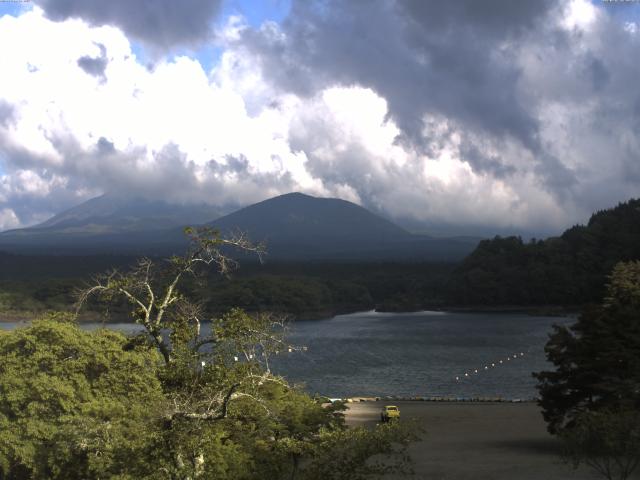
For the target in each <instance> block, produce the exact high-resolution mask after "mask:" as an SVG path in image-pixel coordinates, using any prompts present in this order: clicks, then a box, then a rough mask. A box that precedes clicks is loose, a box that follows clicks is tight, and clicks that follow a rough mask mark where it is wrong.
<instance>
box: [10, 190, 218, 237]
mask: <svg viewBox="0 0 640 480" xmlns="http://www.w3.org/2000/svg"><path fill="white" fill-rule="evenodd" d="M220 215H221V211H220V208H218V207H212V206H210V205H202V204H201V205H176V204H170V203H168V202H162V201H151V200H147V199H143V198H123V197H120V196H116V195H110V194H106V195H102V196H100V197H96V198H92V199H91V200H88V201H86V202H84V203H82V204H80V205H78V206H75V207H72V208H70V209H68V210H65V211H64V212H62V213H59V214H57V215H55V216H53V217H51V218H50V219H49V220H47V221H46V222H43V223H41V224H39V225H36V226H34V227H30V228H26V229H22V231H29V232H34V231H41V232H48V233H53V232H56V233H64V232H69V233H72V232H73V233H80V232H82V233H98V232H101V233H118V232H123V233H124V232H135V231H151V230H166V229H168V228H171V227H176V226H180V225H185V224H190V223H193V224H201V223H205V222H208V221H211V220H214V219H216V218H218V217H219V216H220ZM14 232H16V231H14Z"/></svg>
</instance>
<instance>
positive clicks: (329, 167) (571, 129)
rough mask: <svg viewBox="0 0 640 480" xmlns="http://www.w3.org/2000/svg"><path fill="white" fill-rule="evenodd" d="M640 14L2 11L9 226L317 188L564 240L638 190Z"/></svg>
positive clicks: (125, 6)
mask: <svg viewBox="0 0 640 480" xmlns="http://www.w3.org/2000/svg"><path fill="white" fill-rule="evenodd" d="M639 30H640V2H634V1H628V0H627V1H600V0H593V1H591V2H590V1H588V0H562V1H561V0H535V1H534V0H531V1H519V2H513V1H512V0H485V1H483V2H478V1H476V0H456V1H451V2H443V1H441V0H437V1H436V0H402V1H392V0H369V1H366V2H361V1H348V2H345V1H342V0H317V1H316V0H261V1H258V0H183V1H180V2H176V1H175V0H138V1H135V2H132V1H130V0H111V1H109V2H105V1H104V0H31V1H20V2H14V1H3V2H0V230H5V229H10V228H17V227H22V226H28V225H33V224H36V223H39V222H41V221H44V220H46V219H47V218H49V217H50V216H52V215H54V214H55V213H58V212H60V211H62V210H64V209H66V208H69V207H72V206H74V205H77V204H79V203H81V202H83V201H85V200H88V199H90V198H92V197H95V196H98V195H101V194H102V193H106V192H110V193H114V194H116V195H122V196H130V197H145V198H152V199H165V200H167V201H169V202H173V203H181V204H190V203H194V204H196V203H209V204H212V205H247V204H250V203H254V202H257V201H261V200H264V199H267V198H270V197H273V196H275V195H279V194H283V193H287V192H291V191H300V192H304V193H308V194H311V195H316V196H321V197H339V198H343V199H346V200H350V201H353V202H356V203H358V204H360V205H362V206H364V207H366V208H369V209H371V210H373V211H375V212H378V213H380V214H382V215H384V216H386V217H388V218H390V219H393V220H395V221H397V222H400V223H401V224H403V225H408V226H411V227H412V228H413V229H415V230H421V231H433V232H436V231H437V232H447V233H457V234H473V233H477V232H483V233H487V232H491V231H494V232H497V233H503V232H506V233H509V232H532V233H535V234H539V235H548V234H555V233H559V232H561V231H562V230H564V229H565V228H567V227H569V226H571V225H574V224H576V223H584V222H585V221H587V220H588V218H589V215H590V214H591V213H592V212H594V211H596V210H600V209H603V208H608V207H612V206H615V205H616V204H617V203H618V202H621V201H625V200H628V199H629V198H633V197H638V196H640V137H639V132H640V88H638V85H640V55H639V52H640V50H639V47H640V31H639Z"/></svg>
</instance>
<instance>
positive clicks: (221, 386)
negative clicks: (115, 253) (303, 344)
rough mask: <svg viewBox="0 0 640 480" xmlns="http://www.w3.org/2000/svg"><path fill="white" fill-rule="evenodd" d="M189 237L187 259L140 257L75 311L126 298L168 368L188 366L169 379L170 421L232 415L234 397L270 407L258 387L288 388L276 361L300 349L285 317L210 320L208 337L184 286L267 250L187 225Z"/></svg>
mask: <svg viewBox="0 0 640 480" xmlns="http://www.w3.org/2000/svg"><path fill="white" fill-rule="evenodd" d="M186 233H187V234H188V235H189V237H190V247H189V249H188V251H187V253H186V254H185V255H184V256H173V257H171V258H170V259H168V260H167V261H165V262H162V263H160V264H159V263H158V262H156V261H154V260H152V259H149V258H142V259H140V260H139V261H138V262H137V263H136V264H135V265H134V267H133V268H131V269H130V270H129V271H125V272H122V271H119V270H112V271H110V272H108V273H106V274H103V275H100V276H98V277H96V278H95V279H94V283H93V284H92V285H89V286H87V288H85V289H83V290H81V291H79V292H78V303H77V306H78V309H80V308H81V307H82V306H83V305H84V304H86V302H87V301H88V299H89V298H91V297H97V298H98V300H100V301H103V302H107V303H110V302H115V301H118V300H119V299H125V300H126V301H127V302H128V303H129V304H130V305H131V307H132V315H133V317H134V319H135V321H136V322H137V323H139V324H140V325H142V326H143V327H144V330H145V332H146V334H147V335H148V337H149V338H150V339H151V341H152V342H153V343H154V345H155V347H156V348H157V349H158V351H159V352H160V354H161V355H162V358H163V360H164V364H165V366H166V367H167V371H170V370H171V368H172V367H175V368H178V367H185V364H188V365H187V368H182V369H181V370H180V372H179V377H180V378H179V380H175V381H174V382H173V383H171V382H168V383H169V384H171V385H173V386H172V387H171V388H168V389H167V399H168V406H167V411H166V413H165V418H166V420H167V421H168V422H173V421H175V420H197V421H213V420H220V419H223V418H225V417H226V416H227V414H228V407H229V402H230V401H231V400H233V399H240V398H246V399H250V400H253V401H255V402H256V403H258V404H259V405H264V402H263V401H262V400H261V398H260V388H261V387H262V386H263V385H264V384H265V383H266V382H275V383H282V384H283V385H284V384H286V383H285V382H284V380H282V379H280V378H279V377H277V376H275V375H272V373H271V369H270V364H269V358H270V356H271V355H273V354H279V353H280V352H282V353H284V352H291V351H293V350H294V349H295V350H297V348H295V347H293V346H291V345H288V344H287V343H286V342H285V340H284V332H285V320H284V319H283V318H280V317H277V316H274V315H271V314H268V313H262V314H256V315H248V314H247V313H245V312H244V311H242V310H238V309H234V310H232V311H230V312H229V313H227V314H226V315H223V316H222V317H221V318H218V319H212V320H211V322H212V323H211V330H210V332H209V333H207V334H205V333H204V331H203V329H202V328H201V327H202V323H203V321H204V319H203V309H202V307H201V306H200V305H199V304H198V302H196V301H194V300H193V299H189V298H187V296H185V295H184V294H183V293H182V290H181V286H182V285H183V282H184V281H186V280H187V278H188V277H196V278H200V279H203V278H206V276H207V275H208V274H209V273H210V272H211V270H212V269H213V270H216V271H217V272H219V273H220V274H222V275H229V274H230V273H231V272H232V271H233V270H234V269H235V268H237V262H236V261H235V260H233V259H232V258H231V257H230V256H229V255H228V253H227V252H228V250H230V249H236V250H240V251H242V252H244V253H247V252H248V253H252V254H255V255H257V256H258V257H259V258H260V259H262V256H263V255H264V247H263V246H262V245H259V244H258V245H256V244H254V243H252V242H251V241H249V239H248V238H247V236H246V235H244V234H242V233H238V234H235V235H233V236H231V237H227V238H224V237H222V236H221V235H220V234H219V233H218V232H217V231H215V230H212V229H210V228H198V229H193V228H189V229H186ZM178 364H179V365H178ZM213 364H215V365H218V366H219V365H221V364H224V365H226V366H227V368H226V369H224V371H225V375H224V376H221V375H220V373H219V372H220V369H212V368H208V367H210V366H213ZM178 384H179V385H178ZM176 385H177V386H176ZM265 408H266V407H265Z"/></svg>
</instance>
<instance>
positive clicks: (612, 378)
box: [534, 261, 640, 433]
mask: <svg viewBox="0 0 640 480" xmlns="http://www.w3.org/2000/svg"><path fill="white" fill-rule="evenodd" d="M545 350H546V353H547V358H548V359H549V361H550V362H551V363H553V364H554V366H555V367H556V369H555V370H553V371H547V372H539V373H536V374H534V376H535V377H536V378H537V379H538V381H539V384H538V390H539V391H540V395H541V400H540V405H541V406H542V407H543V414H544V418H545V420H546V421H547V422H548V426H549V430H550V431H551V432H552V433H558V432H561V431H564V430H567V429H571V428H572V427H573V426H574V425H575V423H576V421H577V419H578V418H579V416H580V415H581V414H582V413H583V412H592V411H604V410H605V409H640V262H637V261H636V262H628V263H620V264H618V265H616V267H615V268H614V269H613V272H612V274H611V276H610V277H609V283H608V288H607V295H606V297H605V302H604V304H603V305H602V306H600V307H594V308H590V309H587V310H586V311H585V312H584V313H583V314H582V315H581V316H580V318H579V319H578V321H577V323H576V324H575V325H573V326H571V327H570V328H566V327H558V326H556V327H555V331H554V333H553V334H552V335H551V336H550V338H549V341H548V343H547V345H546V348H545Z"/></svg>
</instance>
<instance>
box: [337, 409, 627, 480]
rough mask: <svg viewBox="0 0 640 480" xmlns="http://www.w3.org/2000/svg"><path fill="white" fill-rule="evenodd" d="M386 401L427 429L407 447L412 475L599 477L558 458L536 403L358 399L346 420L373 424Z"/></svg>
mask: <svg viewBox="0 0 640 480" xmlns="http://www.w3.org/2000/svg"><path fill="white" fill-rule="evenodd" d="M389 404H393V405H398V406H399V407H400V412H401V416H402V419H403V421H408V420H410V419H411V421H416V422H418V423H419V424H420V425H422V427H423V428H424V429H425V431H426V433H425V434H424V435H423V437H422V440H421V441H419V442H417V443H415V444H414V445H413V446H412V447H411V448H410V453H411V456H412V457H413V460H414V462H415V467H414V469H415V476H414V477H413V478H414V479H415V480H423V479H424V480H520V479H522V480H591V479H594V480H595V479H601V478H602V477H599V476H598V475H597V474H596V473H594V472H592V471H591V470H590V469H589V468H588V467H583V468H580V469H578V470H574V469H573V468H572V467H571V466H570V465H566V464H564V463H563V462H562V461H561V458H560V449H559V444H558V442H557V441H556V440H555V439H554V438H553V437H552V436H551V435H549V434H548V433H547V431H546V429H545V423H544V421H543V419H542V416H541V414H540V409H539V407H538V406H537V405H536V404H534V403H461V402H449V403H447V402H442V403H440V402H437V403H436V402H419V401H417V402H416V401H414V402H401V401H399V402H359V403H352V404H349V409H348V411H347V416H346V418H347V422H348V423H349V424H350V425H374V424H375V423H376V422H378V421H379V419H380V409H381V408H382V406H383V405H389ZM634 478H635V477H634Z"/></svg>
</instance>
